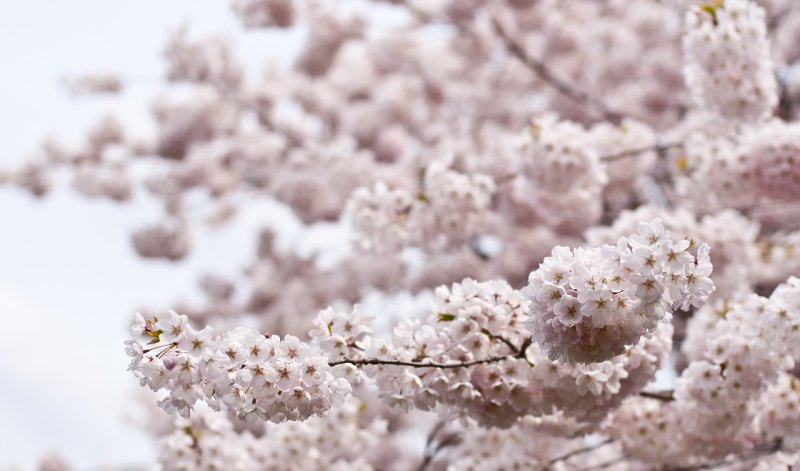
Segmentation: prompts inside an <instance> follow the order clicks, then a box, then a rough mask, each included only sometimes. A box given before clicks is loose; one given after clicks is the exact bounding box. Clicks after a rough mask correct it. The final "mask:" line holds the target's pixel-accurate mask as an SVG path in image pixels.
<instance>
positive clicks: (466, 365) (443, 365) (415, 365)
mask: <svg viewBox="0 0 800 471" xmlns="http://www.w3.org/2000/svg"><path fill="white" fill-rule="evenodd" d="M510 358H514V357H513V356H502V357H491V358H484V359H483V360H473V361H462V362H458V363H434V362H424V363H423V362H414V361H400V360H382V359H380V358H365V359H363V360H351V359H348V358H345V359H343V360H337V361H332V362H329V363H328V365H329V366H338V365H354V366H364V365H391V366H408V367H411V368H440V369H450V368H469V367H470V366H476V365H485V364H487V363H497V362H499V361H503V360H508V359H510Z"/></svg>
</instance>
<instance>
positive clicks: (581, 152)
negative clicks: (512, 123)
mask: <svg viewBox="0 0 800 471" xmlns="http://www.w3.org/2000/svg"><path fill="white" fill-rule="evenodd" d="M590 143H591V141H590V139H589V136H588V134H587V132H586V131H585V130H584V129H583V128H582V127H581V126H580V125H578V124H576V123H572V122H569V121H555V120H553V119H542V120H539V121H535V122H534V123H533V124H532V125H531V127H530V130H529V138H528V139H527V140H526V142H524V144H523V146H524V147H523V149H522V150H521V152H522V153H523V158H522V161H521V169H520V172H519V173H518V175H517V176H516V178H515V179H514V181H513V182H512V184H513V192H512V199H513V201H514V202H515V203H517V204H520V205H523V206H525V207H526V208H528V209H529V210H530V211H532V212H533V213H534V214H535V215H536V217H537V218H539V219H540V220H541V221H543V222H544V223H545V224H546V225H548V226H550V227H562V228H563V229H565V230H568V231H570V230H571V231H573V232H574V231H580V230H583V229H585V228H586V227H588V226H590V225H592V224H593V223H594V222H596V221H597V220H598V218H599V217H600V215H601V214H602V211H603V208H602V201H603V198H602V193H603V188H604V186H605V184H606V183H607V182H608V175H607V174H606V170H605V168H604V167H603V165H602V164H601V162H600V157H599V155H598V154H597V151H596V150H595V149H594V148H593V147H592V146H591V144H590Z"/></svg>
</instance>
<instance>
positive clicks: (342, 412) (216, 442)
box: [158, 399, 387, 471]
mask: <svg viewBox="0 0 800 471" xmlns="http://www.w3.org/2000/svg"><path fill="white" fill-rule="evenodd" d="M359 408H360V406H359V404H358V402H357V401H355V400H352V399H351V400H348V401H347V402H345V403H344V404H343V405H342V406H340V407H337V408H334V409H332V410H330V411H329V412H328V413H327V414H325V415H324V416H322V417H313V418H311V419H308V420H307V421H305V422H290V423H283V424H271V423H270V424H267V425H266V427H265V430H264V431H263V432H262V433H261V434H260V436H256V435H254V434H253V433H251V432H249V431H244V432H238V431H237V430H236V429H235V427H234V425H235V424H234V423H233V422H231V421H230V420H229V419H228V418H227V417H226V416H225V415H224V414H221V413H219V412H214V411H211V410H209V409H205V408H201V409H198V410H197V411H196V413H195V414H193V415H192V417H190V418H187V419H182V418H178V419H176V420H175V424H174V431H172V432H171V433H169V434H168V435H166V436H165V437H163V438H162V439H161V440H160V442H159V450H158V461H159V464H160V465H161V466H162V467H163V469H164V470H167V471H182V470H189V469H202V470H213V469H232V470H237V471H292V470H299V469H304V470H319V471H322V470H328V469H330V470H341V471H345V470H354V471H371V470H373V469H376V468H375V467H374V466H373V465H372V464H371V462H370V461H369V459H368V458H369V455H370V451H371V449H372V448H373V447H374V446H376V445H378V444H379V443H380V442H381V440H383V439H385V437H386V435H387V429H386V426H387V424H386V422H385V421H383V420H381V419H376V420H372V421H369V420H367V417H363V416H362V414H360V413H359Z"/></svg>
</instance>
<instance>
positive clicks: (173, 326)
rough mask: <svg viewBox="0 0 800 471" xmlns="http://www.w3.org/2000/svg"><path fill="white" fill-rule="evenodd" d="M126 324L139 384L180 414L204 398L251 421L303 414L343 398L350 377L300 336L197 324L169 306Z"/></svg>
mask: <svg viewBox="0 0 800 471" xmlns="http://www.w3.org/2000/svg"><path fill="white" fill-rule="evenodd" d="M131 332H132V334H133V336H134V339H133V340H129V341H128V342H126V343H127V345H128V348H127V349H126V352H127V353H128V355H129V356H130V357H131V358H132V360H131V364H130V366H129V369H130V370H131V371H133V373H134V374H135V375H136V377H138V378H139V380H140V383H141V384H142V386H147V387H149V388H150V389H152V390H153V391H160V390H166V391H167V392H168V393H169V394H168V395H167V396H166V397H164V398H163V399H161V400H160V401H159V406H160V407H162V408H163V409H164V410H166V411H171V412H178V413H179V414H180V415H181V416H183V417H188V416H189V414H190V412H191V411H192V409H193V408H194V407H195V404H196V403H197V402H198V401H203V402H205V403H207V404H208V405H209V406H210V407H211V408H212V409H215V410H220V409H222V408H225V409H226V410H228V411H230V412H232V413H233V414H235V415H236V416H237V417H238V418H240V419H241V420H244V421H248V422H253V421H255V420H257V419H262V420H267V421H271V422H276V423H279V422H283V421H285V420H304V419H307V418H309V417H312V416H314V415H319V414H321V413H323V412H325V411H327V410H329V409H330V408H331V407H334V406H338V405H341V404H342V403H343V401H344V399H345V397H346V396H347V395H348V394H349V393H350V384H349V383H348V382H347V381H345V380H344V379H341V378H339V379H337V378H335V377H334V375H333V373H332V372H331V370H330V367H329V366H328V363H327V361H326V359H325V357H324V356H322V355H320V354H319V353H314V352H312V350H311V348H310V347H309V346H308V345H306V344H305V343H303V342H301V341H300V340H299V339H298V338H297V337H292V336H286V337H284V338H283V339H281V338H280V337H278V336H277V335H272V336H268V335H263V334H261V333H259V332H258V331H256V330H253V329H247V328H244V327H239V328H236V329H234V330H232V331H229V332H224V333H222V334H215V333H214V331H213V329H212V328H211V327H206V328H204V329H202V330H199V331H197V330H194V329H193V328H192V327H191V326H190V325H189V324H188V319H187V317H186V316H181V315H178V314H177V313H175V312H174V311H171V312H170V313H169V314H168V315H166V316H164V317H163V318H157V317H152V318H149V319H145V318H144V317H143V316H142V315H141V314H139V315H137V316H136V320H135V322H134V324H133V326H132V327H131ZM147 339H150V341H149V342H147V343H143V340H147ZM151 344H152V346H151Z"/></svg>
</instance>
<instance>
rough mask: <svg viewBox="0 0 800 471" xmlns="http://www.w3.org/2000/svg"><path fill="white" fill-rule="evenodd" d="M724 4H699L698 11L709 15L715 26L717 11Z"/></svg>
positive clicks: (713, 1) (721, 0)
mask: <svg viewBox="0 0 800 471" xmlns="http://www.w3.org/2000/svg"><path fill="white" fill-rule="evenodd" d="M724 3H725V0H711V1H708V2H706V3H701V4H700V9H701V10H703V11H704V12H706V13H708V14H709V15H711V19H712V20H713V21H714V25H716V24H717V10H718V9H720V8H722V5H723V4H724Z"/></svg>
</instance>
